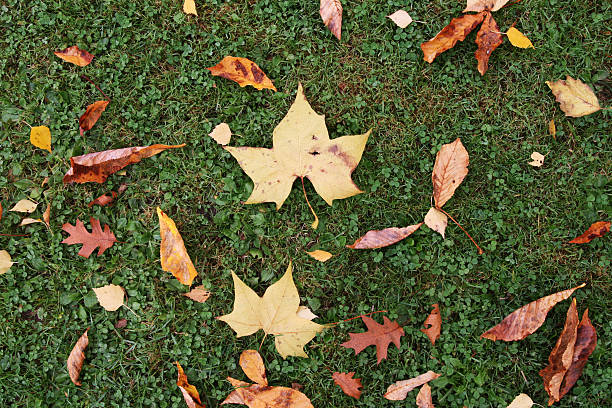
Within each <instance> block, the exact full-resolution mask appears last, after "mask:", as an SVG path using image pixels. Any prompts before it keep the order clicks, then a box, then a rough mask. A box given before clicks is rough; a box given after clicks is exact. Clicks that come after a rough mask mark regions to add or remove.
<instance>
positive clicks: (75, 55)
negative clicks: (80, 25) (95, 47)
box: [54, 45, 94, 67]
mask: <svg viewBox="0 0 612 408" xmlns="http://www.w3.org/2000/svg"><path fill="white" fill-rule="evenodd" d="M54 54H55V55H57V56H58V57H60V58H61V59H63V60H64V61H66V62H71V63H73V64H75V65H78V66H79V67H84V66H87V65H89V63H90V62H91V60H93V58H94V56H93V55H92V54H90V53H88V52H87V51H85V50H80V49H79V47H77V46H76V45H73V46H72V47H68V48H66V49H63V50H61V51H55V52H54Z"/></svg>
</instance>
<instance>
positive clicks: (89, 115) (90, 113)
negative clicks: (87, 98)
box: [79, 101, 110, 136]
mask: <svg viewBox="0 0 612 408" xmlns="http://www.w3.org/2000/svg"><path fill="white" fill-rule="evenodd" d="M109 102H110V101H97V102H94V103H92V104H91V105H89V106H87V109H86V110H85V113H84V114H83V115H82V116H81V118H80V119H79V132H81V136H83V133H85V132H86V131H88V130H89V129H91V128H92V127H93V126H94V125H95V124H96V122H97V121H98V119H100V116H101V115H102V112H104V110H105V109H106V106H107V105H108V103H109Z"/></svg>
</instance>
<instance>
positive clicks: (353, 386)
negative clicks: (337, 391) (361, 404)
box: [332, 371, 363, 399]
mask: <svg viewBox="0 0 612 408" xmlns="http://www.w3.org/2000/svg"><path fill="white" fill-rule="evenodd" d="M354 375H355V372H354V371H351V372H350V373H339V372H337V371H336V372H334V373H332V378H333V379H334V382H335V383H336V384H337V385H339V386H340V388H342V391H344V393H345V394H346V395H348V396H349V397H353V398H355V399H359V397H360V396H361V390H360V389H359V388H362V387H363V386H362V385H361V378H353V376H354Z"/></svg>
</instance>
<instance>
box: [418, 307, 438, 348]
mask: <svg viewBox="0 0 612 408" xmlns="http://www.w3.org/2000/svg"><path fill="white" fill-rule="evenodd" d="M432 307H433V310H432V311H431V313H430V314H429V316H427V319H426V320H425V323H423V326H425V328H424V329H421V331H422V332H423V333H425V334H426V335H427V337H428V338H429V341H431V344H433V345H435V344H436V340H438V339H439V338H440V329H441V328H442V317H441V316H440V308H439V307H438V304H437V303H435V304H433V305H432Z"/></svg>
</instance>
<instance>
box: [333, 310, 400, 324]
mask: <svg viewBox="0 0 612 408" xmlns="http://www.w3.org/2000/svg"><path fill="white" fill-rule="evenodd" d="M387 312H388V310H377V311H376V312H371V313H366V314H362V315H359V316H355V317H351V318H350V319H344V320H340V321H339V322H336V323H329V325H330V326H332V325H336V324H340V323H342V322H348V321H350V320H355V319H359V318H361V317H364V316H370V315H373V314H376V313H387Z"/></svg>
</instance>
